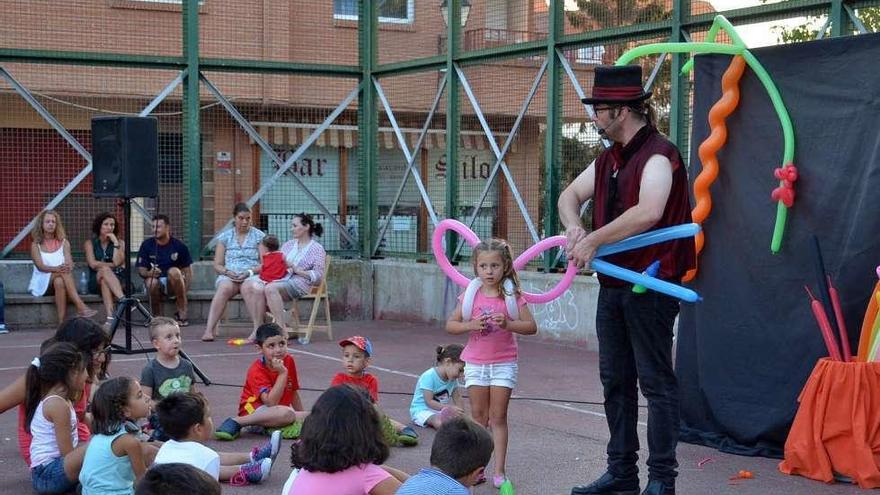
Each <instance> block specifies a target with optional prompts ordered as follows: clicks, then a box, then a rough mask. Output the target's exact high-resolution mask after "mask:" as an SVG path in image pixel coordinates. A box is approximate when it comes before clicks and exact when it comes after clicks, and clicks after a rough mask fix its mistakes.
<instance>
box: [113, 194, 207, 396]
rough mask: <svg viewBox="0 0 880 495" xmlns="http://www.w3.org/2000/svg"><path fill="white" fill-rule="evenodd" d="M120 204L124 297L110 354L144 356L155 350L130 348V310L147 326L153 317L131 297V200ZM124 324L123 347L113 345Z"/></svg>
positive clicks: (116, 313)
mask: <svg viewBox="0 0 880 495" xmlns="http://www.w3.org/2000/svg"><path fill="white" fill-rule="evenodd" d="M122 201H123V203H122V205H123V206H122V214H123V217H124V220H125V242H126V245H125V262H124V263H125V264H124V267H125V268H124V271H123V272H122V273H123V276H124V277H125V291H124V296H123V297H122V299H120V300H119V302H118V303H117V305H116V310H115V311H114V312H113V313H114V314H113V316H114V319H113V324H112V326H111V327H110V352H111V353H113V354H126V355H131V354H146V353H149V352H154V351H155V349H145V348H140V349H133V348H132V347H131V310H132V308H134V309H136V310H137V311H138V312H139V313H140V314H141V315H142V316H143V317H144V319H146V320H147V323H148V324H149V322H150V320H152V319H153V315H151V314H150V311H149V310H147V308H146V307H144V305H143V304H142V303H141V302H140V301H139V300H138V299H137V298H135V297H133V296H132V295H131V244H130V242H131V198H124V199H123V200H122ZM122 321H124V322H125V346H124V347H123V346H121V345H118V344H114V343H113V338H114V337H115V336H116V330H117V329H119V323H120V322H122ZM180 356H181V357H182V358H184V359H186V360H187V361H189V362H190V363H191V364H192V367H193V371H194V372H195V374H196V375H198V377H199V378H201V380H202V383H204V384H205V385H211V379H210V378H208V376H207V375H205V373H203V372H202V370H201V369H199V367H198V365H196V363H195V362H194V361H193V360H192V359H190V357H189V356H187V355H186V353H185V352H183V351H182V350H181V351H180Z"/></svg>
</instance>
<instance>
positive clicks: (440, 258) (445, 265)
mask: <svg viewBox="0 0 880 495" xmlns="http://www.w3.org/2000/svg"><path fill="white" fill-rule="evenodd" d="M447 230H451V231H453V232H455V233H457V234H458V235H460V236H461V237H462V239H464V240H465V242H467V243H468V245H469V246H470V247H474V246H476V245H477V244H479V243H480V238H479V237H477V234H475V233H474V231H473V230H471V229H469V228H468V226H467V225H465V224H463V223H461V222H459V221H458V220H453V219H451V218H447V219H445V220H442V221H441V222H440V223H438V224H437V227H436V228H435V229H434V235H433V236H432V237H431V245H432V248H433V249H434V257H435V258H437V266H439V267H440V269H441V270H443V273H445V274H446V276H447V277H449V279H450V280H452V282H453V283H455V285H458V286H459V287H467V286H468V284H469V283H470V281H471V279H469V278H467V277H465V276H464V275H463V274H462V273H461V272H460V271H458V270H456V269H455V267H453V266H452V263H450V262H449V258H447V257H446V251H445V250H444V249H443V235H444V234H446V231H447Z"/></svg>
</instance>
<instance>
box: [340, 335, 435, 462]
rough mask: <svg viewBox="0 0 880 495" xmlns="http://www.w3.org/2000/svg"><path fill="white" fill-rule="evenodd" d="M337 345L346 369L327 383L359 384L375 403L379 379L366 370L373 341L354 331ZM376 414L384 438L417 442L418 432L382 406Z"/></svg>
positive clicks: (397, 442) (408, 442)
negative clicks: (381, 425) (390, 415)
mask: <svg viewBox="0 0 880 495" xmlns="http://www.w3.org/2000/svg"><path fill="white" fill-rule="evenodd" d="M339 346H340V347H342V366H343V367H344V368H345V372H344V373H336V376H334V377H333V380H332V381H331V382H330V386H331V387H333V386H336V385H342V384H344V383H348V384H351V385H356V386H359V387H362V388H363V389H365V390H366V391H367V392H368V393H369V394H370V399H371V400H372V401H373V404H378V403H379V380H378V379H377V378H376V377H375V376H373V375H371V374H369V373H367V372H366V371H365V370H366V369H367V366H369V365H370V362H371V356H372V355H373V344H372V342H370V339H368V338H366V337H361V336H360V335H355V336H353V337H349V338H347V339H342V340H340V341H339ZM379 414H380V415H381V416H382V422H383V429H384V430H385V434H386V440H388V443H389V444H390V445H396V444H401V445H404V446H412V445H417V444H418V443H419V441H418V438H419V435H418V434H417V433H416V431H415V430H414V429H412V427H410V426H405V425H404V424H402V423H400V422H398V421H395V420H393V419H391V418H389V417H388V416H387V415H385V414H384V413H383V412H382V411H381V410H380V411H379Z"/></svg>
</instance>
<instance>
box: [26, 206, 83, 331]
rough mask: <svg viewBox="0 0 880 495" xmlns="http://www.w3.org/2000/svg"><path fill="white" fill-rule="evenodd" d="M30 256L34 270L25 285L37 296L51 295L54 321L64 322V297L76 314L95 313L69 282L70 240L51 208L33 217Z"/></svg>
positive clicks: (71, 277) (71, 276) (56, 214)
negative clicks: (72, 306)
mask: <svg viewBox="0 0 880 495" xmlns="http://www.w3.org/2000/svg"><path fill="white" fill-rule="evenodd" d="M31 237H32V238H33V242H31V259H33V261H34V272H33V274H32V275H31V282H30V284H28V292H30V293H31V294H32V295H33V296H34V297H40V296H42V295H44V294H46V293H47V292H54V294H55V310H56V311H57V312H58V322H59V323H60V322H62V321H64V315H65V313H66V312H67V300H68V299H70V302H72V303H73V304H74V306H76V314H77V315H79V316H82V317H84V318H91V317H93V316H95V315H96V314H97V313H98V312H97V311H95V310H94V309H91V308H89V307H88V306H86V305H85V303H83V301H82V299H80V297H79V294H77V293H76V283H75V282H74V281H73V275H72V272H73V258H72V257H71V256H70V243H69V242H67V235H66V234H65V233H64V226H63V225H62V224H61V217H60V216H59V215H58V212H56V211H55V210H45V211H43V212H42V213H40V216H38V217H37V224H36V225H34V229H33V230H32V231H31Z"/></svg>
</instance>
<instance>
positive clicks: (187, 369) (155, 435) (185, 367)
mask: <svg viewBox="0 0 880 495" xmlns="http://www.w3.org/2000/svg"><path fill="white" fill-rule="evenodd" d="M150 341H151V342H152V343H153V347H155V348H156V358H155V359H152V360H150V361H149V362H148V363H147V365H146V366H144V369H143V371H141V388H142V389H143V391H144V395H146V396H147V397H149V398H150V399H152V401H153V402H159V401H160V400H162V399H164V398H165V397H168V396H169V395H171V394H173V393H176V392H195V391H196V384H195V381H196V374H195V370H194V369H193V365H192V363H190V362H189V361H188V360H186V359H181V358H180V346H181V345H182V344H183V339H182V338H181V337H180V327H179V326H178V325H177V322H176V321H174V319H172V318H168V317H165V316H157V317H155V318H153V319H152V320H150ZM149 429H150V438H151V439H152V440H159V441H162V442H164V441H166V440H168V436H167V435H165V434H164V433H163V432H162V429H161V427H160V426H159V421H158V419H157V418H156V414H155V413H153V414H151V415H150V421H149Z"/></svg>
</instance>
